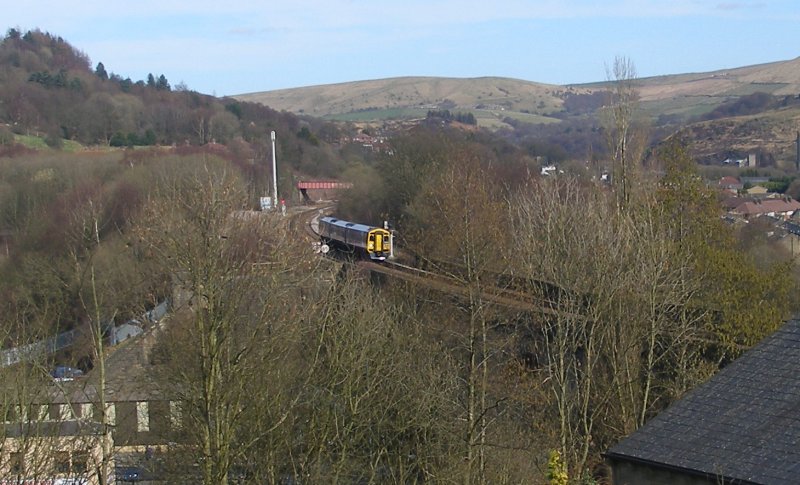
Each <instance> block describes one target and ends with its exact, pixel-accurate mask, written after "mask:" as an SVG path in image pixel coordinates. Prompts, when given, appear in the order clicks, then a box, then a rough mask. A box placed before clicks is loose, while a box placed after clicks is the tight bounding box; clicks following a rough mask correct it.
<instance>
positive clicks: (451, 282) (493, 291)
mask: <svg viewBox="0 0 800 485" xmlns="http://www.w3.org/2000/svg"><path fill="white" fill-rule="evenodd" d="M331 207H332V206H331V205H325V206H318V207H313V208H310V209H307V210H305V211H302V212H300V213H299V214H298V215H297V216H296V217H297V220H299V221H302V223H303V228H304V232H305V234H306V235H307V236H309V239H310V240H313V241H316V240H317V239H318V238H319V235H318V233H317V231H316V228H315V227H314V223H315V222H316V219H317V218H318V217H319V216H320V215H322V214H323V213H324V212H325V211H326V210H328V209H330V208H331ZM293 222H294V221H293ZM325 257H326V258H331V259H336V260H337V261H340V262H341V261H342V258H334V257H333V256H330V255H329V256H325ZM345 264H348V263H345ZM349 264H354V265H355V266H358V267H360V268H362V269H364V270H367V271H371V272H375V273H381V274H385V275H387V276H390V277H393V278H398V279H401V280H404V281H409V282H412V283H415V284H419V285H421V286H425V287H428V288H432V289H434V290H437V291H441V292H444V293H447V294H451V295H455V296H459V297H462V298H468V297H469V295H470V291H471V290H470V288H469V286H468V285H467V284H465V283H464V281H463V280H459V279H458V278H456V277H453V276H448V275H444V274H441V273H437V272H434V271H430V270H426V269H422V268H417V267H414V266H409V265H407V264H403V263H400V262H397V261H392V260H389V259H387V260H386V261H383V262H380V263H378V262H374V261H366V260H359V261H351V262H350V263H349ZM510 286H513V285H510ZM517 286H518V285H517ZM480 296H481V298H482V299H483V300H484V301H488V302H491V303H495V304H498V305H501V306H503V307H507V308H512V309H515V310H520V311H526V312H535V313H540V314H545V315H561V316H564V315H567V313H565V312H564V311H562V310H559V309H558V308H557V305H556V304H555V302H554V301H552V300H551V299H549V298H542V297H537V296H534V294H533V293H529V292H525V291H522V290H520V289H519V288H514V287H508V288H503V287H499V286H490V285H487V286H484V287H482V288H481V291H480ZM574 317H575V318H581V317H579V316H577V315H574Z"/></svg>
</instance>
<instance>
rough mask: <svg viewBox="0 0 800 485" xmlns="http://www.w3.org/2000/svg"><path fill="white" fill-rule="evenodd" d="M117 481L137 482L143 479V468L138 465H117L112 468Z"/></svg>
mask: <svg viewBox="0 0 800 485" xmlns="http://www.w3.org/2000/svg"><path fill="white" fill-rule="evenodd" d="M114 476H115V477H116V479H117V481H118V482H123V483H124V482H131V483H133V482H139V481H141V480H144V470H143V469H141V468H139V467H138V466H119V467H117V468H115V469H114Z"/></svg>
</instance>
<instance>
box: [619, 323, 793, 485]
mask: <svg viewBox="0 0 800 485" xmlns="http://www.w3.org/2000/svg"><path fill="white" fill-rule="evenodd" d="M798 369H800V321H799V320H792V321H789V322H788V323H786V324H785V325H784V326H783V327H781V328H780V329H779V330H778V331H777V332H775V334H773V335H772V336H770V337H768V338H766V339H765V340H764V341H762V342H761V343H759V344H758V345H757V346H755V347H754V348H753V349H751V350H750V351H748V352H747V353H745V354H744V355H743V356H741V357H740V358H739V359H737V360H736V361H734V362H733V363H731V364H730V365H729V366H727V367H726V368H724V369H723V370H722V371H720V372H719V373H718V374H717V375H716V376H714V377H713V378H711V379H710V380H709V381H708V382H706V383H705V384H703V385H701V386H699V387H697V388H696V389H694V390H693V391H691V392H689V393H688V394H687V395H686V396H685V397H684V398H683V399H681V400H679V401H677V402H676V403H674V404H673V405H672V406H671V407H669V408H668V409H666V410H665V411H664V412H662V413H661V414H659V415H658V416H656V417H655V418H653V419H652V420H651V421H650V422H648V423H647V424H646V425H645V426H644V427H642V428H640V429H639V430H637V431H636V432H634V433H633V434H631V435H630V436H629V437H628V438H626V439H624V440H623V441H621V442H620V443H619V444H617V445H616V446H614V447H612V448H611V449H610V450H609V451H608V453H607V454H606V456H607V457H608V458H609V459H612V460H623V461H630V462H636V463H641V464H647V465H650V466H653V467H656V468H665V469H670V470H673V471H682V472H684V473H688V474H693V475H701V476H706V477H716V478H717V479H721V480H727V481H736V482H737V483H761V484H778V483H781V484H783V483H792V482H796V480H797V477H800V372H799V371H798Z"/></svg>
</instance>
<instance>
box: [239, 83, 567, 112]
mask: <svg viewBox="0 0 800 485" xmlns="http://www.w3.org/2000/svg"><path fill="white" fill-rule="evenodd" d="M566 91H567V88H564V87H561V86H554V85H549V84H541V83H535V82H530V81H521V80H517V79H508V78H499V77H481V78H470V79H457V78H436V77H401V78H392V79H379V80H372V81H357V82H350V83H340V84H330V85H322V86H309V87H303V88H296V89H282V90H277V91H265V92H259V93H250V94H242V95H239V96H234V98H236V99H238V100H240V101H251V102H257V103H262V104H265V105H267V106H270V107H272V108H273V109H277V110H286V111H291V112H295V113H305V114H309V115H312V116H320V117H326V118H332V119H340V120H351V121H359V120H378V119H393V118H394V119H408V118H422V117H424V116H425V113H426V112H427V111H428V110H429V109H437V108H445V109H451V110H464V111H471V112H473V113H474V114H475V116H476V118H478V119H479V121H483V122H482V123H481V124H487V123H488V122H489V121H490V120H492V119H494V120H501V119H502V118H503V117H504V116H508V115H509V114H511V116H515V117H519V118H522V119H524V120H526V121H530V122H546V121H553V120H552V119H549V118H547V115H548V114H550V113H553V112H557V111H560V110H561V106H562V104H563V96H564V94H565V92H566Z"/></svg>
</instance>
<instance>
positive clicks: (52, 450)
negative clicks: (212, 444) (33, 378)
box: [0, 326, 185, 485]
mask: <svg viewBox="0 0 800 485" xmlns="http://www.w3.org/2000/svg"><path fill="white" fill-rule="evenodd" d="M158 329H159V327H158V326H156V327H155V328H151V329H150V330H149V331H147V332H145V333H143V334H141V335H137V336H133V337H131V338H128V339H127V340H125V342H123V343H121V344H120V345H118V346H116V347H113V348H112V349H110V351H109V353H108V355H107V357H106V361H105V369H106V372H105V374H106V382H105V386H104V389H105V393H104V394H105V413H102V412H101V409H102V406H101V399H100V395H101V391H100V390H101V389H102V388H103V387H101V385H100V382H99V376H98V375H97V373H96V372H94V371H92V372H89V373H88V374H87V375H85V376H81V377H76V378H73V379H71V380H65V381H56V380H55V379H54V381H53V383H52V385H51V386H49V387H43V388H41V389H40V390H39V392H37V393H35V394H32V395H25V396H24V399H25V400H26V403H25V404H22V403H11V404H10V405H6V407H5V409H6V411H13V412H4V413H2V414H0V415H2V416H3V419H2V420H0V426H5V428H6V434H5V439H6V443H5V444H4V443H3V442H2V439H1V438H0V446H4V447H3V448H0V477H5V476H17V477H18V478H20V479H25V480H27V479H34V478H39V477H44V478H46V479H48V480H50V479H69V478H75V479H78V478H80V479H87V480H88V483H95V482H96V479H97V474H96V469H97V463H100V462H99V461H98V460H99V459H100V458H98V457H99V456H102V451H101V450H102V446H103V445H105V446H106V447H107V448H108V449H110V450H112V451H113V453H112V456H113V458H114V460H113V461H112V462H111V465H110V467H111V469H112V470H113V467H114V465H134V464H138V463H141V462H142V461H143V460H146V459H147V455H148V450H153V449H157V448H159V447H161V446H164V445H166V444H167V443H169V442H173V441H179V440H180V437H181V433H182V432H183V431H184V429H185V428H184V427H183V418H182V413H181V405H180V404H179V403H178V402H177V401H176V400H175V399H174V397H172V396H168V395H166V394H164V390H163V386H158V385H156V378H155V375H154V374H155V371H154V368H155V366H154V365H153V355H152V350H153V346H154V344H155V339H156V338H157V334H158ZM37 389H39V388H37ZM8 395H10V396H14V395H15V394H14V393H13V392H11V393H8ZM103 414H105V422H106V423H107V424H108V425H109V427H108V429H107V431H106V434H103V433H102V430H103V429H104V428H106V427H104V426H103ZM15 433H16V434H15ZM9 440H10V441H9ZM31 443H33V444H35V448H30V444H31ZM23 444H25V446H22V445H23ZM7 451H8V453H7ZM33 456H35V457H37V459H39V461H41V462H42V464H41V465H40V466H39V468H37V469H33V468H31V467H29V466H27V465H25V466H22V465H18V463H20V462H22V463H26V464H27V463H32V461H33V460H32V458H31V457H33ZM41 457H44V458H41ZM26 467H27V468H26ZM6 472H7V473H6ZM34 472H35V473H34ZM43 473H44V475H43ZM47 473H49V475H48V474H47ZM9 474H10V475H9ZM3 483H4V482H3V481H2V478H0V485H2V484H3ZM14 483H16V482H14ZM25 483H27V482H25ZM36 483H39V482H36ZM42 483H44V482H42ZM48 483H49V482H48ZM75 483H78V482H75ZM81 483H83V482H81Z"/></svg>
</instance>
